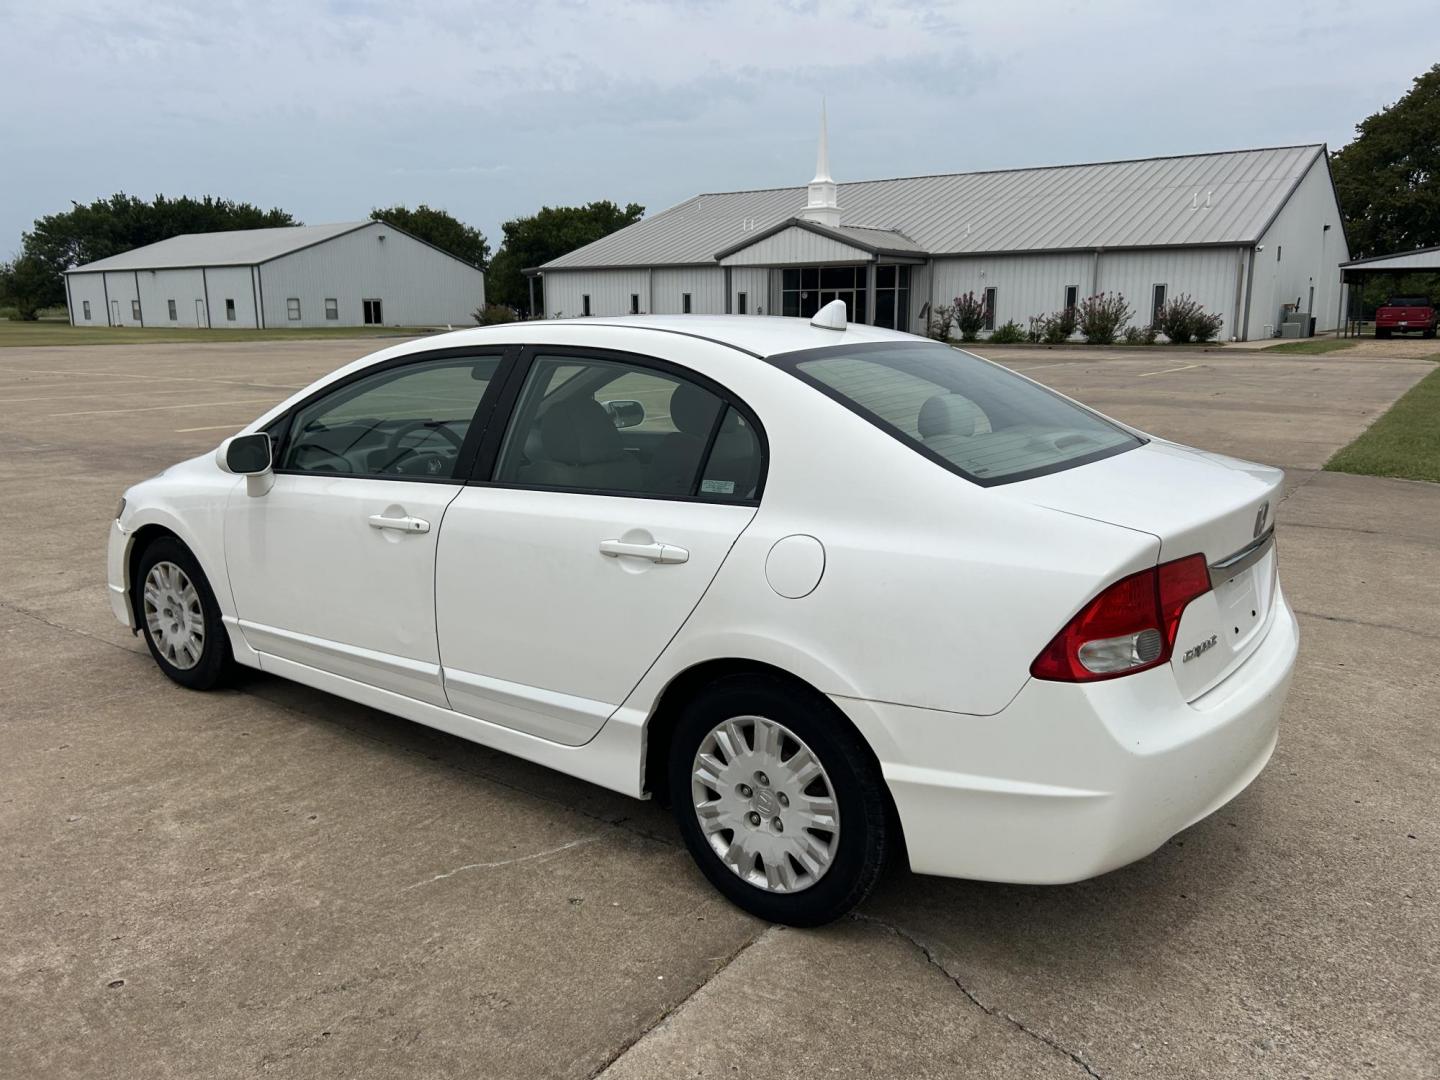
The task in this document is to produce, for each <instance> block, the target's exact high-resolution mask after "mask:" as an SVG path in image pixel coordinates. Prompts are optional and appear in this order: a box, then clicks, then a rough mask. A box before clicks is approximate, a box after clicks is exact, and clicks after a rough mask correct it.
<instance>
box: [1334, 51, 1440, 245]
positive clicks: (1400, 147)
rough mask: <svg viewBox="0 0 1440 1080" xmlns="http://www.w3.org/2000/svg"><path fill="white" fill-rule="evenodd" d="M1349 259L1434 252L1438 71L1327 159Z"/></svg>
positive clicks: (1438, 205)
mask: <svg viewBox="0 0 1440 1080" xmlns="http://www.w3.org/2000/svg"><path fill="white" fill-rule="evenodd" d="M1330 166H1331V169H1332V170H1333V171H1334V174H1335V188H1336V190H1337V192H1338V193H1339V195H1340V206H1341V209H1342V211H1343V212H1344V214H1345V231H1346V234H1347V236H1348V237H1349V240H1350V246H1351V249H1352V250H1351V255H1352V257H1354V258H1359V257H1361V256H1369V255H1388V254H1390V253H1392V252H1397V251H1409V250H1410V249H1412V248H1417V247H1433V246H1435V245H1440V182H1437V176H1440V64H1436V65H1435V66H1434V67H1432V68H1431V69H1430V70H1429V71H1427V72H1425V74H1423V75H1421V76H1420V77H1418V78H1417V79H1416V80H1415V85H1414V86H1413V87H1411V89H1410V92H1409V93H1407V94H1406V95H1405V96H1404V97H1402V98H1401V99H1400V100H1399V101H1397V102H1395V104H1393V105H1390V106H1388V107H1387V108H1384V109H1381V110H1380V111H1379V112H1378V113H1376V114H1375V115H1374V116H1371V117H1369V118H1368V119H1366V120H1364V121H1362V122H1361V123H1360V124H1357V125H1356V127H1355V139H1354V141H1352V142H1350V143H1349V144H1347V145H1346V146H1344V147H1342V148H1341V149H1339V150H1337V151H1336V152H1335V153H1334V154H1333V155H1332V156H1331V159H1330Z"/></svg>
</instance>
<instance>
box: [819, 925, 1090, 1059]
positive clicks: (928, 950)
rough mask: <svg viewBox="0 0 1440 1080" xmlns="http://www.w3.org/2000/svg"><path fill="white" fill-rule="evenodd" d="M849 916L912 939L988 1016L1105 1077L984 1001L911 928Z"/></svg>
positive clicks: (1071, 1051) (1057, 1044) (1071, 1052)
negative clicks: (909, 929)
mask: <svg viewBox="0 0 1440 1080" xmlns="http://www.w3.org/2000/svg"><path fill="white" fill-rule="evenodd" d="M847 918H849V919H851V920H852V921H854V922H862V923H870V924H872V925H874V926H878V927H880V928H881V929H882V930H887V931H889V932H890V933H892V934H894V935H895V936H896V937H898V938H900V939H901V940H902V941H907V942H909V943H910V944H911V945H912V946H914V947H915V949H917V950H918V951H919V953H920V955H922V956H923V957H925V960H926V962H927V963H929V964H930V966H931V967H933V968H935V969H936V970H937V971H939V972H940V973H941V974H942V975H944V976H945V977H946V978H947V979H949V980H950V981H951V982H953V983H954V984H955V985H956V987H957V988H959V990H960V992H961V993H962V994H964V995H965V996H966V998H968V999H969V1000H970V1003H971V1004H972V1005H974V1006H975V1007H976V1008H977V1009H979V1010H980V1011H981V1012H983V1013H984V1014H985V1015H986V1016H993V1017H995V1018H996V1019H997V1020H1004V1021H1005V1022H1006V1023H1008V1024H1010V1026H1011V1027H1013V1028H1015V1029H1016V1030H1017V1031H1019V1032H1020V1033H1021V1034H1023V1035H1027V1036H1029V1037H1030V1038H1032V1039H1034V1040H1035V1041H1036V1042H1038V1043H1042V1044H1044V1045H1045V1046H1048V1047H1049V1048H1050V1049H1051V1050H1054V1051H1055V1052H1056V1053H1059V1054H1064V1055H1065V1056H1066V1057H1068V1058H1069V1059H1070V1060H1071V1061H1073V1062H1074V1063H1075V1064H1076V1065H1079V1066H1080V1068H1082V1069H1084V1070H1085V1073H1086V1075H1087V1076H1090V1077H1093V1078H1094V1080H1104V1077H1103V1076H1101V1074H1100V1073H1099V1072H1097V1071H1096V1069H1095V1067H1094V1066H1093V1065H1091V1064H1090V1063H1089V1062H1088V1061H1086V1060H1085V1058H1084V1056H1083V1055H1081V1054H1079V1053H1078V1052H1076V1051H1074V1050H1071V1049H1069V1048H1068V1047H1065V1046H1062V1045H1061V1044H1060V1043H1058V1042H1056V1041H1055V1040H1054V1039H1052V1038H1051V1037H1050V1036H1049V1035H1046V1034H1045V1033H1044V1032H1040V1031H1036V1030H1034V1029H1033V1028H1031V1027H1029V1026H1028V1025H1027V1024H1026V1023H1025V1022H1024V1021H1023V1020H1021V1019H1020V1018H1019V1017H1017V1016H1014V1015H1012V1014H1011V1013H1008V1012H1005V1011H1004V1010H1003V1009H1000V1008H998V1007H997V1006H994V1005H987V1004H986V1003H985V1002H983V1001H981V1000H980V997H979V995H977V994H976V993H975V991H973V990H971V989H970V988H969V987H968V986H966V985H965V984H964V983H963V982H961V981H960V976H958V975H956V974H955V973H954V972H952V971H951V970H950V969H949V968H947V967H946V966H945V965H944V964H943V963H941V961H940V958H939V957H938V956H937V955H936V954H935V950H933V949H932V948H930V946H928V945H926V944H925V943H924V942H923V941H921V940H920V939H919V938H917V937H916V936H915V935H914V934H912V933H910V932H909V931H908V930H904V929H902V928H901V927H898V926H895V925H894V924H893V923H888V922H886V921H885V920H884V919H877V918H876V917H875V916H874V915H865V914H863V913H861V912H859V911H852V912H850V914H849V915H848V916H847Z"/></svg>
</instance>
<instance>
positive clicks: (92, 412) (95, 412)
mask: <svg viewBox="0 0 1440 1080" xmlns="http://www.w3.org/2000/svg"><path fill="white" fill-rule="evenodd" d="M274 400H275V399H274V398H273V397H258V398H255V397H252V398H241V399H240V400H239V401H182V402H180V403H179V404H178V405H146V406H143V407H141V408H137V409H85V410H82V411H81V412H57V413H51V414H50V415H48V416H47V417H45V419H46V420H58V419H60V418H62V417H66V416H105V415H107V414H112V413H135V412H160V411H162V410H164V409H209V408H217V407H219V406H221V405H254V404H256V403H257V402H261V401H270V402H273V401H274Z"/></svg>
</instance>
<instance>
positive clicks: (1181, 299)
mask: <svg viewBox="0 0 1440 1080" xmlns="http://www.w3.org/2000/svg"><path fill="white" fill-rule="evenodd" d="M1155 322H1156V324H1157V325H1158V326H1159V328H1160V332H1161V333H1162V334H1164V335H1165V336H1166V337H1167V338H1169V339H1170V343H1171V344H1172V345H1185V344H1187V343H1188V342H1191V341H1209V340H1210V339H1211V338H1213V337H1214V336H1215V335H1216V334H1218V333H1219V332H1220V327H1221V326H1223V325H1224V323H1225V320H1224V317H1223V316H1221V315H1212V314H1210V313H1208V312H1207V311H1206V310H1205V308H1204V307H1203V306H1201V304H1200V302H1199V301H1198V300H1195V299H1193V298H1192V297H1190V296H1189V295H1181V296H1177V297H1176V298H1175V299H1174V300H1171V301H1170V302H1169V303H1168V304H1166V305H1165V306H1164V307H1163V308H1161V309H1160V313H1159V315H1158V316H1156V319H1155Z"/></svg>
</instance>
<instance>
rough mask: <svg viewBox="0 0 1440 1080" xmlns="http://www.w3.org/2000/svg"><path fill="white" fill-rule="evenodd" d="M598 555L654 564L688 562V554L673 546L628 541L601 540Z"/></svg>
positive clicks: (682, 549)
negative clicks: (627, 557) (623, 557)
mask: <svg viewBox="0 0 1440 1080" xmlns="http://www.w3.org/2000/svg"><path fill="white" fill-rule="evenodd" d="M600 554H601V555H609V556H611V557H612V558H617V559H618V558H619V557H620V556H621V555H629V556H631V557H632V558H636V559H649V560H650V561H651V562H656V563H683V562H689V561H690V552H688V551H686V550H685V549H684V548H682V547H676V546H675V545H674V544H632V543H630V542H629V541H628V540H601V541H600Z"/></svg>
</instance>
